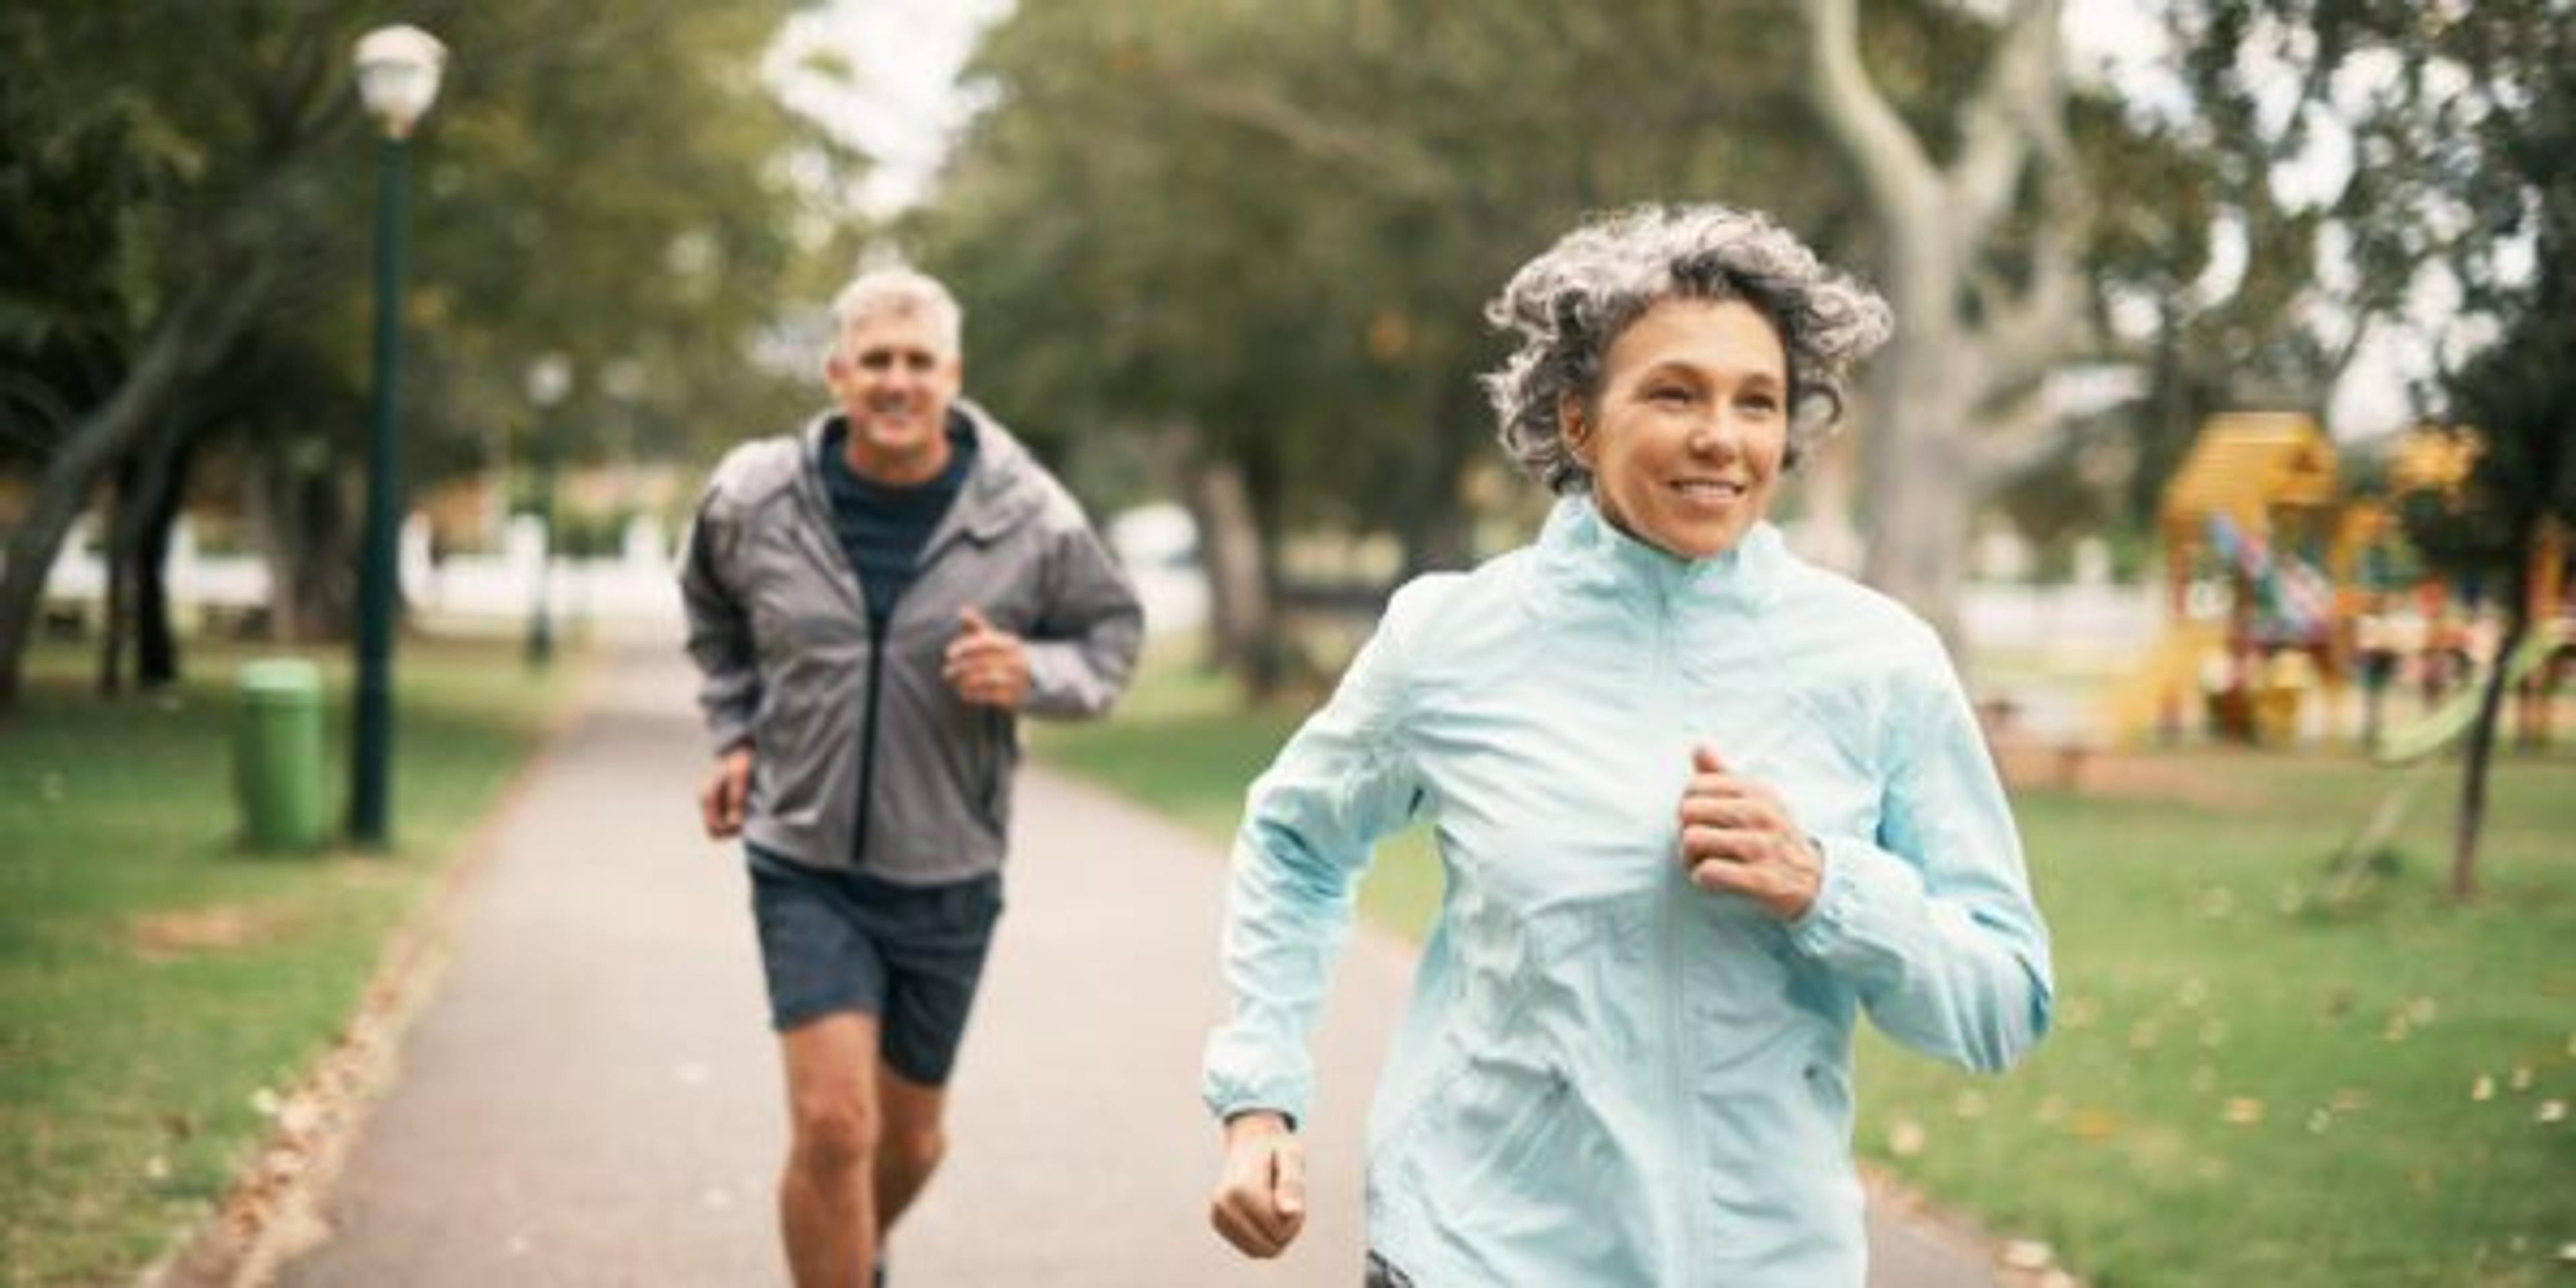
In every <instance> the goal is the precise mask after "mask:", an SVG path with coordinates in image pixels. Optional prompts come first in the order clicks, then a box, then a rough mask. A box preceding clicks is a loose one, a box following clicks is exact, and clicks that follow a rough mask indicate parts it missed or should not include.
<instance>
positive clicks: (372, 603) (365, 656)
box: [349, 27, 447, 847]
mask: <svg viewBox="0 0 2576 1288" xmlns="http://www.w3.org/2000/svg"><path fill="white" fill-rule="evenodd" d="M446 64H447V47H446V46H444V45H441V44H440V43H438V39H437V37H434V36H432V35H430V34H429V33H428V32H425V31H422V30H421V29H419V28H417V27H380V28H377V29H376V30H374V31H371V32H368V33H367V34H366V35H365V36H363V37H360V38H359V40H358V49H357V65H358V95H359V97H360V98H361V99H363V100H365V102H366V105H367V114H368V115H369V116H372V117H374V118H375V119H376V122H377V124H378V125H380V126H382V127H383V130H384V142H383V144H382V146H381V147H380V148H378V150H377V158H376V354H375V364H376V370H375V413H374V416H373V419H372V426H371V428H370V430H369V433H368V438H367V527H366V535H365V540H364V542H363V543H362V544H361V546H360V547H359V554H358V691H357V712H356V719H355V729H354V730H353V732H352V737H351V739H350V749H351V753H352V758H351V764H350V775H349V839H350V841H352V842H353V843H355V844H358V845H361V846H368V847H381V846H383V845H385V844H386V841H387V836H388V833H389V832H390V830H391V828H390V824H391V821H392V816H393V809H392V790H391V789H392V782H391V776H392V775H391V770H392V762H393V725H394V720H393V717H394V710H393V636H394V594H395V587H396V581H397V578H398V572H397V568H396V565H395V550H394V546H395V537H396V532H397V529H398V526H399V524H400V523H401V498H402V489H401V487H400V485H399V479H398V477H397V468H398V466H399V465H400V463H401V462H400V460H399V458H398V455H397V449H396V440H395V435H394V399H395V394H396V391H397V389H398V388H399V385H400V380H401V367H402V263H403V204H404V196H403V177H404V169H405V166H406V164H407V162H408V157H407V156H406V155H405V145H406V143H407V142H408V140H409V139H410V138H411V131H412V127H413V126H414V125H415V124H417V123H418V122H419V121H420V118H421V116H422V115H423V114H425V113H427V112H428V111H429V105H430V104H431V103H432V102H434V101H436V99H437V98H438V77H439V73H440V72H441V71H442V70H443V69H444V68H445V66H446Z"/></svg>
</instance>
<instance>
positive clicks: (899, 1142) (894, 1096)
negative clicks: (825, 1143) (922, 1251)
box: [876, 1060, 948, 1235]
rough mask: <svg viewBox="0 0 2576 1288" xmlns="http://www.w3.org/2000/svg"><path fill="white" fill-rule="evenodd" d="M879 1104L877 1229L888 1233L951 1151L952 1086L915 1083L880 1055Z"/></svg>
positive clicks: (878, 1069)
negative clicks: (882, 1125)
mask: <svg viewBox="0 0 2576 1288" xmlns="http://www.w3.org/2000/svg"><path fill="white" fill-rule="evenodd" d="M877 1105H878V1107H879V1109H880V1110H881V1112H882V1117H883V1120H884V1123H885V1130H884V1135H883V1137H882V1139H881V1142H880V1144H879V1146H878V1149H877V1162H876V1205H877V1231H878V1233H879V1234H880V1235H882V1234H883V1233H884V1232H885V1231H887V1230H890V1229H893V1228H894V1222H895V1218H896V1217H899V1216H902V1215H903V1211H904V1209H905V1208H908V1207H911V1206H912V1200H913V1199H914V1198H915V1197H916V1196H918V1195H919V1194H920V1193H921V1187H922V1185H923V1184H924V1183H926V1182H928V1181H929V1180H930V1174H931V1173H932V1172H934V1171H936V1170H938V1168H939V1160H940V1159H941V1158H942V1157H944V1156H946V1154H947V1153H948V1132H947V1128H946V1126H945V1125H944V1123H943V1121H942V1115H943V1114H944V1113H946V1111H947V1108H948V1089H947V1088H945V1087H934V1086H931V1085H929V1084H927V1083H920V1082H914V1081H913V1080H912V1079H910V1078H907V1077H904V1076H903V1075H902V1074H899V1073H896V1072H895V1071H894V1069H893V1068H892V1067H890V1066H889V1065H887V1064H886V1063H885V1062H884V1061H883V1060H879V1061H878V1062H877Z"/></svg>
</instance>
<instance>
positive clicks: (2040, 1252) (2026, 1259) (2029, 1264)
mask: <svg viewBox="0 0 2576 1288" xmlns="http://www.w3.org/2000/svg"><path fill="white" fill-rule="evenodd" d="M2056 1260H2057V1252H2056V1250H2055V1249H2053V1248H2051V1247H2049V1246H2048V1245H2047V1244H2045V1243H2042V1242H2040V1241H2039V1240H2037V1239H2015V1240H2013V1241H2012V1242H2010V1243H2007V1244H2005V1245H2004V1252H2003V1263H2004V1268H2005V1269H2007V1270H2032V1271H2036V1270H2046V1269H2048V1267H2049V1266H2050V1265H2051V1264H2053V1263H2055V1262H2056Z"/></svg>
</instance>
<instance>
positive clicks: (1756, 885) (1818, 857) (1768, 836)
mask: <svg viewBox="0 0 2576 1288" xmlns="http://www.w3.org/2000/svg"><path fill="white" fill-rule="evenodd" d="M1681 824H1682V833H1681V835H1682V845H1681V849H1682V867H1683V870H1685V871H1687V872H1689V873H1690V879H1691V884H1692V885H1695V886H1698V887H1699V888H1700V889H1702V890H1706V891H1708V892H1710V893H1712V894H1732V895H1738V896H1741V897H1743V898H1746V899H1750V900H1752V901H1753V903H1754V905H1755V906H1757V907H1759V908H1761V909H1762V910H1763V911H1764V912H1767V913H1769V914H1771V915H1772V916H1774V917H1777V918H1779V919H1780V920H1782V921H1795V920H1797V919H1798V918H1800V917H1802V916H1805V915H1806V912H1807V909H1808V908H1810V907H1812V906H1814V904H1815V902H1816V895H1817V892H1819V891H1821V890H1823V889H1824V885H1825V859H1824V856H1823V855H1822V854H1819V853H1817V852H1816V846H1815V843H1814V842H1813V841H1811V840H1809V839H1808V838H1807V834H1806V833H1805V832H1803V831H1801V830H1799V828H1798V824H1797V820H1795V819H1793V818H1791V817H1789V806H1788V804H1787V803H1786V802H1784V801H1782V800H1781V799H1780V794H1779V793H1778V792H1775V791H1772V790H1771V789H1770V788H1769V787H1766V786H1764V785H1762V784H1761V783H1757V782H1754V781H1753V780H1752V779H1749V778H1743V777H1739V776H1737V775H1736V773H1735V772H1734V771H1733V770H1730V769H1728V768H1727V767H1726V762H1724V761H1722V760H1720V759H1718V755H1717V751H1716V749H1715V748H1713V747H1707V746H1700V747H1693V748H1692V749H1691V776H1690V783H1689V785H1687V786H1685V787H1684V788H1683V789H1682V806H1681Z"/></svg>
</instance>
